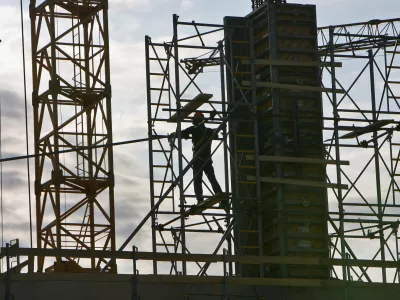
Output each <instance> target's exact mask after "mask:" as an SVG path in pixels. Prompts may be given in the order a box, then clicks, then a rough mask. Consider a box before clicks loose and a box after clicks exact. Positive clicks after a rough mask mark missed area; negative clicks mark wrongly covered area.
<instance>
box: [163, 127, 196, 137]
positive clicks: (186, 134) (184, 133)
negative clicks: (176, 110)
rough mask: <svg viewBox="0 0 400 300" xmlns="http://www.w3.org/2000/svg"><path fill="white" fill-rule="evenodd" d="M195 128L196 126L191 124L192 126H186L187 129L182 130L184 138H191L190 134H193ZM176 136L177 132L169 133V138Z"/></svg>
mask: <svg viewBox="0 0 400 300" xmlns="http://www.w3.org/2000/svg"><path fill="white" fill-rule="evenodd" d="M193 129H194V126H190V127H188V128H186V129H184V130H182V131H181V136H182V138H183V139H186V140H187V139H189V138H190V135H192V133H193ZM175 137H176V132H173V133H171V134H169V135H168V139H169V140H173V139H175Z"/></svg>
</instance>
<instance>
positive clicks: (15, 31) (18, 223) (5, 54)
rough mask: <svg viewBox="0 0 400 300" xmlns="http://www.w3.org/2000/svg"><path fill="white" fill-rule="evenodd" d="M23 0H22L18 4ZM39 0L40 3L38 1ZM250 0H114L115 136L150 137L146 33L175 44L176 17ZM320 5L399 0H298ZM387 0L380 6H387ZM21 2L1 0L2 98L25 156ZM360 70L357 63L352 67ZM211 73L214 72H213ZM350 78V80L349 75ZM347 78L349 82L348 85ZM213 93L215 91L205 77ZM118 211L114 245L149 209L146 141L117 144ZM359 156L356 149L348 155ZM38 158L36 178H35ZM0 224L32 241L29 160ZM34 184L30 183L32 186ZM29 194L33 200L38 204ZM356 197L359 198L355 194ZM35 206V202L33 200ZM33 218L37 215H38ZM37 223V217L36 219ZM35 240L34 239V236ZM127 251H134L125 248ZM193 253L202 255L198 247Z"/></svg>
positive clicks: (345, 15) (5, 124)
mask: <svg viewBox="0 0 400 300" xmlns="http://www.w3.org/2000/svg"><path fill="white" fill-rule="evenodd" d="M17 2H18V3H17ZM39 2H41V1H39ZM250 2H251V1H250V0H218V1H211V0H201V1H200V0H153V1H151V0H109V18H110V24H109V32H110V53H111V84H112V88H113V100H112V103H113V108H112V109H113V129H114V140H115V141H123V140H128V139H137V138H144V137H146V136H147V119H146V117H145V116H146V90H145V84H146V78H145V60H144V50H145V49H144V36H145V35H149V36H151V37H152V40H153V41H159V42H164V41H170V40H171V37H172V14H174V13H175V14H178V15H179V16H180V19H181V20H185V21H192V20H196V21H199V22H204V23H216V24H219V23H222V20H223V17H224V16H228V15H229V16H243V15H246V14H248V13H249V12H250V10H251V3H250ZM293 2H294V3H302V4H316V5H317V12H318V23H319V26H327V25H334V24H343V23H352V22H358V21H367V20H371V19H388V18H396V17H398V15H397V14H396V12H398V11H399V6H400V5H399V4H398V1H396V0H385V1H382V2H384V5H377V2H376V1H372V0H352V1H345V0H338V1H331V0H321V1H312V0H310V1H293ZM382 4H383V3H382ZM28 5H29V1H27V0H24V1H23V12H24V22H25V37H26V47H25V51H26V55H27V57H26V58H27V60H26V62H27V95H28V99H27V102H28V124H29V128H30V129H29V139H30V147H29V152H30V153H32V152H33V147H32V138H33V134H32V132H33V130H32V127H33V126H32V125H33V120H32V107H31V97H30V95H31V91H32V89H31V76H30V73H31V59H30V23H29V14H28ZM19 9H20V8H19V1H15V0H0V39H1V40H2V42H1V43H0V61H1V63H0V101H1V155H2V157H10V156H14V155H23V154H25V153H26V151H25V123H24V122H25V119H24V90H23V77H22V70H23V69H22V52H21V49H22V48H21V28H20V26H21V24H20V12H19ZM351 71H353V72H355V73H354V74H356V73H357V66H354V69H353V70H351ZM210 76H211V75H210ZM349 80H351V79H350V78H349ZM347 83H348V82H347ZM204 84H205V85H206V86H207V85H208V86H209V87H210V90H212V89H216V86H213V84H212V83H210V82H208V83H207V82H206V81H205V82H204ZM114 154H115V174H116V190H115V195H116V197H115V199H116V201H115V205H116V212H117V247H118V246H119V245H120V244H121V243H122V242H123V241H125V239H126V237H127V236H128V235H129V234H130V233H131V232H132V231H133V229H134V228H135V226H136V224H138V223H139V221H140V220H141V219H142V217H143V216H144V215H145V214H146V212H147V211H148V209H149V206H150V205H149V190H148V162H147V144H143V145H128V146H119V147H117V148H115V149H114ZM348 157H349V159H350V158H353V159H357V153H356V152H352V153H350V152H349V153H348ZM33 166H34V165H33V161H31V181H32V182H33V180H34V178H33V176H34V173H33ZM2 168H3V175H2V182H3V223H4V236H3V240H4V242H7V241H9V240H11V239H15V238H19V239H20V242H21V244H22V245H23V246H29V244H30V240H29V214H28V180H27V178H28V177H27V171H26V161H18V162H12V163H4V164H3V165H2ZM31 187H33V185H32V184H31ZM33 196H34V195H33V192H32V201H33V202H32V203H33V204H34V198H33ZM355 197H356V196H355ZM33 207H34V205H33ZM33 215H34V212H33ZM33 223H35V222H34V220H33ZM145 229H146V230H143V232H142V233H141V234H140V235H138V237H137V239H136V240H135V241H134V244H135V245H137V246H139V247H140V250H143V251H146V250H150V244H149V238H150V228H149V227H148V226H147V227H145ZM34 240H35V236H34ZM128 249H129V248H128ZM193 252H198V251H196V249H193Z"/></svg>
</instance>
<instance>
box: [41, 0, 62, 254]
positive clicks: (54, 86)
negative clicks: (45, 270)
mask: <svg viewBox="0 0 400 300" xmlns="http://www.w3.org/2000/svg"><path fill="white" fill-rule="evenodd" d="M49 8H50V28H49V31H50V40H51V77H50V82H51V83H50V85H51V87H50V90H51V98H52V101H53V123H52V125H53V132H54V135H53V140H54V145H53V151H54V152H55V154H54V159H53V171H52V183H53V184H54V189H55V198H56V199H55V203H56V206H55V217H56V245H57V248H58V249H61V223H60V215H61V207H60V181H61V170H60V166H59V161H60V154H59V153H58V151H59V147H58V139H59V134H58V105H57V99H58V92H59V84H58V77H57V52H56V24H55V22H56V21H55V20H56V18H55V11H54V10H55V9H54V8H55V3H54V2H52V3H50V4H49ZM49 142H50V143H51V141H49ZM49 146H50V145H49ZM50 147H51V146H50ZM40 229H41V228H39V230H40ZM58 259H61V258H60V257H58Z"/></svg>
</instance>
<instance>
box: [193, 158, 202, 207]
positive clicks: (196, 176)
mask: <svg viewBox="0 0 400 300" xmlns="http://www.w3.org/2000/svg"><path fill="white" fill-rule="evenodd" d="M202 166H203V161H202V160H199V159H197V160H196V161H195V162H194V163H193V186H194V193H195V195H196V198H197V201H199V202H200V201H203V170H202V168H201V167H202Z"/></svg>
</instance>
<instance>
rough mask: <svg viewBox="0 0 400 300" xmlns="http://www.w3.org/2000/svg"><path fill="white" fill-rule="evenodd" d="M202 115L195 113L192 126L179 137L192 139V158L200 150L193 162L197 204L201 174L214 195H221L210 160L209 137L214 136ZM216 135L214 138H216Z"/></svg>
mask: <svg viewBox="0 0 400 300" xmlns="http://www.w3.org/2000/svg"><path fill="white" fill-rule="evenodd" d="M204 123H205V119H204V115H203V114H202V113H201V112H196V113H195V114H194V117H193V126H190V127H188V128H186V129H184V130H182V131H181V136H182V138H183V139H186V140H187V139H190V138H191V139H192V144H193V148H192V150H193V156H195V155H196V154H197V152H198V151H200V150H201V153H199V155H198V156H197V158H196V160H195V161H194V162H193V176H194V178H193V185H194V192H195V194H196V198H197V201H198V203H199V204H200V203H201V202H202V201H203V200H204V198H203V172H204V173H205V174H206V176H207V178H208V180H209V181H210V183H211V186H212V189H213V191H214V193H215V195H218V194H222V190H221V187H220V185H219V183H218V181H217V178H216V177H215V172H214V167H213V161H212V159H211V143H212V140H211V136H212V135H213V134H214V130H213V129H211V128H207V127H206V126H205V125H204ZM175 136H176V134H175V133H172V134H170V135H169V136H168V139H169V140H170V141H172V140H173V139H174V138H175ZM217 137H218V135H216V137H215V138H217ZM215 138H214V139H215ZM226 202H227V201H223V202H221V203H220V207H221V208H225V206H227V203H226Z"/></svg>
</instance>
